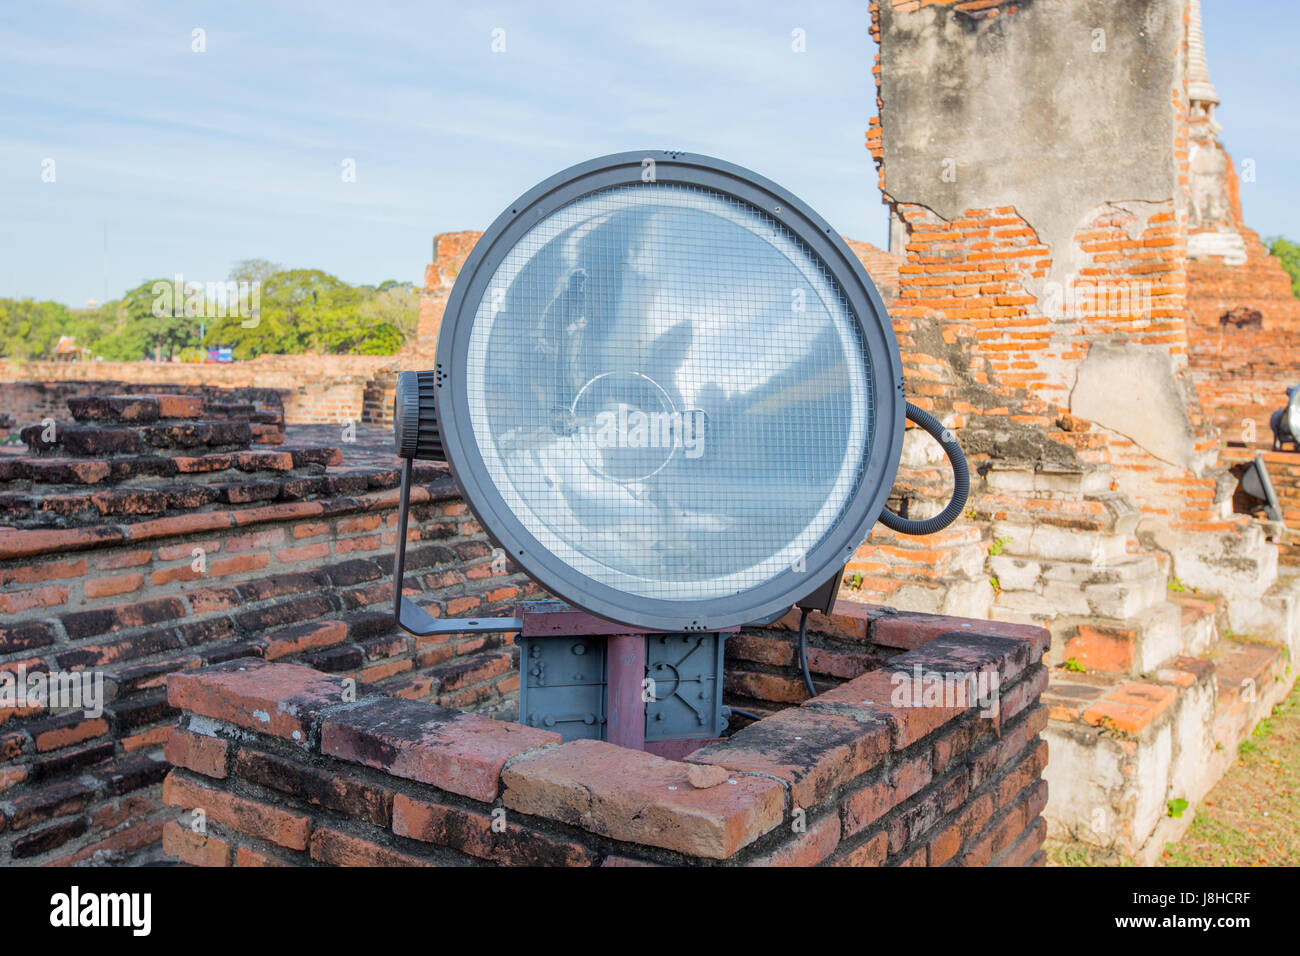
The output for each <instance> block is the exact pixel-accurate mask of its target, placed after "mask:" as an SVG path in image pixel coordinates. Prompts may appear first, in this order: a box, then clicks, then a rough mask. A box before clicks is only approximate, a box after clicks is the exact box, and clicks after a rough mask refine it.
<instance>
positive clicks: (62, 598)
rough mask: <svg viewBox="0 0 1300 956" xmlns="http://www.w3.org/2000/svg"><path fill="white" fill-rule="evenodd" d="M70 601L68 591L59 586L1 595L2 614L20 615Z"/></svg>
mask: <svg viewBox="0 0 1300 956" xmlns="http://www.w3.org/2000/svg"><path fill="white" fill-rule="evenodd" d="M67 601H68V589H67V588H66V587H59V586H57V585H52V584H51V585H46V586H45V587H38V588H28V589H27V590H25V591H11V592H9V593H8V594H0V612H2V613H5V614H18V613H19V612H21V611H29V610H31V609H32V608H34V607H57V606H58V605H60V604H66V603H67Z"/></svg>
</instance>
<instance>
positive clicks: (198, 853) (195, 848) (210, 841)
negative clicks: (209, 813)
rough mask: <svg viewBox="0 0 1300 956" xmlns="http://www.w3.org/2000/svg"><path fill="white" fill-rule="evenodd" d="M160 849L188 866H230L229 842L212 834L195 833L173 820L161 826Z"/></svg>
mask: <svg viewBox="0 0 1300 956" xmlns="http://www.w3.org/2000/svg"><path fill="white" fill-rule="evenodd" d="M162 851H163V853H165V854H166V855H167V856H170V857H173V858H175V859H177V860H180V861H181V862H182V863H188V864H189V865H190V866H230V844H229V843H227V842H226V841H225V840H222V839H221V838H220V837H217V836H214V835H212V834H206V835H205V834H202V833H195V832H194V831H192V830H190V829H189V828H188V827H182V826H181V825H180V824H179V823H177V822H176V821H175V820H168V821H167V822H166V823H164V824H163V828H162Z"/></svg>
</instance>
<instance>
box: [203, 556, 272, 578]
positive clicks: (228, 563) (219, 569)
mask: <svg viewBox="0 0 1300 956" xmlns="http://www.w3.org/2000/svg"><path fill="white" fill-rule="evenodd" d="M270 563H271V556H270V555H269V554H265V553H259V554H241V555H237V556H236V557H233V558H220V559H218V560H216V561H210V562H208V573H209V574H210V575H212V576H213V577H215V578H219V577H224V576H225V575H227V574H247V573H248V572H250V571H260V570H261V569H262V568H264V567H266V566H267V565H269V564H270Z"/></svg>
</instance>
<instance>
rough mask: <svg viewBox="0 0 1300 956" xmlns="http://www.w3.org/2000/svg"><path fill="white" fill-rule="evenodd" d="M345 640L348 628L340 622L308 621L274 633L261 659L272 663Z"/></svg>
mask: <svg viewBox="0 0 1300 956" xmlns="http://www.w3.org/2000/svg"><path fill="white" fill-rule="evenodd" d="M347 638H348V626H347V625H346V624H345V623H343V622H342V621H309V622H307V623H305V624H299V625H296V626H294V627H286V628H284V629H283V630H280V631H276V632H275V634H274V635H273V636H272V637H271V638H270V639H268V640H267V642H266V648H265V649H264V651H263V657H265V658H266V659H267V660H268V661H273V660H277V659H278V658H281V657H288V656H289V655H291V654H300V653H302V652H303V651H306V650H311V649H313V648H320V647H332V646H333V645H335V644H342V643H343V642H344V641H346V640H347Z"/></svg>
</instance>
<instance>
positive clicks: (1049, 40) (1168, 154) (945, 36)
mask: <svg viewBox="0 0 1300 956" xmlns="http://www.w3.org/2000/svg"><path fill="white" fill-rule="evenodd" d="M910 6H911V5H902V6H898V7H896V6H895V5H894V4H891V3H887V2H886V3H882V4H880V5H879V23H880V27H879V29H880V33H881V36H882V37H883V38H884V39H883V41H882V47H883V48H887V50H888V53H887V57H888V64H887V68H886V69H882V70H881V71H880V74H879V83H880V98H881V101H882V104H883V105H882V109H881V112H880V131H881V143H882V146H883V151H884V153H885V154H887V155H888V162H887V163H885V164H884V166H883V170H882V172H883V181H882V187H883V190H884V192H885V194H886V197H887V199H888V201H890V202H891V203H892V204H894V205H895V207H907V206H920V207H924V208H925V209H926V210H928V211H930V212H932V213H933V214H934V215H936V216H937V217H939V218H941V219H942V220H944V221H946V222H956V221H959V220H961V219H962V218H963V217H965V216H967V215H968V214H969V213H968V211H969V210H977V209H991V208H992V209H996V208H999V207H1011V208H1012V209H1013V210H1014V214H1015V215H1016V216H1018V217H1019V218H1020V219H1022V220H1023V221H1024V223H1025V224H1026V225H1027V226H1028V227H1029V228H1030V229H1032V230H1033V233H1034V235H1035V238H1036V240H1037V243H1038V244H1039V245H1040V246H1041V247H1044V249H1045V259H1046V260H1047V263H1046V268H1045V269H1044V270H1030V271H1027V272H1026V273H1025V274H1024V275H1023V277H1022V285H1023V288H1024V291H1025V292H1026V293H1027V294H1028V295H1030V296H1032V297H1033V298H1034V300H1035V301H1034V303H1033V304H1032V305H1031V307H1030V309H1029V310H1028V311H1029V312H1031V313H1032V312H1038V313H1039V314H1043V315H1046V316H1048V317H1049V318H1051V319H1052V320H1053V321H1052V323H1051V331H1052V334H1053V336H1054V337H1056V338H1067V339H1068V338H1076V337H1077V336H1078V335H1079V333H1080V332H1081V331H1083V332H1085V334H1087V333H1088V332H1089V331H1092V332H1095V334H1096V335H1098V336H1100V335H1102V334H1105V333H1106V332H1108V331H1109V329H1106V328H1096V329H1094V330H1084V329H1081V328H1080V325H1081V324H1082V323H1081V321H1080V317H1079V316H1078V315H1074V314H1071V311H1070V310H1066V309H1062V308H1060V302H1061V299H1062V298H1063V297H1064V295H1063V293H1062V291H1061V290H1062V289H1068V288H1069V287H1070V286H1071V285H1072V284H1075V283H1077V282H1078V281H1079V280H1080V278H1081V276H1084V277H1089V275H1090V274H1091V278H1092V279H1093V281H1096V278H1097V277H1096V276H1095V273H1096V271H1097V270H1096V269H1095V267H1096V266H1097V265H1098V264H1099V263H1098V261H1097V260H1098V259H1106V260H1109V259H1112V258H1113V256H1111V255H1108V253H1110V252H1112V250H1109V249H1106V250H1095V249H1089V248H1088V243H1087V240H1088V239H1089V238H1091V234H1090V233H1088V232H1085V230H1087V229H1089V228H1091V227H1093V226H1094V224H1095V222H1096V220H1097V219H1098V218H1099V217H1105V216H1106V215H1107V214H1111V215H1112V216H1113V217H1114V218H1116V219H1117V220H1122V228H1123V230H1124V232H1125V233H1126V235H1127V236H1128V238H1129V239H1130V240H1131V241H1138V240H1140V237H1141V236H1142V235H1143V233H1144V232H1146V231H1149V229H1150V227H1151V225H1152V223H1153V221H1155V222H1164V221H1167V220H1168V218H1169V217H1168V214H1169V213H1170V212H1173V213H1174V214H1175V218H1181V217H1183V216H1185V212H1184V207H1185V205H1186V202H1185V200H1184V196H1185V192H1184V190H1183V189H1182V188H1181V183H1180V178H1181V177H1182V176H1183V175H1184V174H1183V172H1182V171H1181V170H1180V164H1179V157H1178V155H1177V150H1176V145H1177V144H1178V143H1179V141H1180V135H1181V136H1182V137H1183V139H1184V141H1185V136H1186V134H1185V131H1183V132H1182V133H1181V134H1180V120H1181V115H1180V110H1179V105H1178V102H1177V97H1176V96H1175V95H1174V93H1175V91H1177V90H1178V89H1179V88H1180V83H1181V79H1180V78H1181V71H1182V69H1183V62H1184V53H1183V6H1184V4H1183V2H1182V0H1133V2H1127V3H1122V4H1116V3H1112V2H1109V0H1087V2H1072V3H1064V2H1052V0H1037V2H1030V3H1019V4H1016V5H1014V6H1008V5H1006V4H1003V5H999V6H992V7H990V6H989V5H987V4H957V5H955V6H953V5H945V4H935V5H927V6H924V7H922V8H920V9H909V7H910ZM964 8H968V9H964ZM1004 8H1005V9H1004ZM1120 64H1122V66H1119V65H1120ZM1184 149H1185V146H1184ZM1156 217H1159V218H1158V219H1157V218H1156ZM909 231H910V230H909ZM1094 245H1095V244H1094ZM895 251H897V250H895ZM1097 252H1101V253H1102V255H1101V256H1098V255H1097ZM1139 274H1140V273H1139ZM1137 281H1145V280H1137ZM1155 291H1157V293H1160V292H1164V291H1166V290H1163V289H1159V290H1155ZM1169 291H1173V292H1176V291H1178V290H1169ZM1066 294H1067V295H1068V293H1066ZM1159 298H1161V296H1160V295H1159V294H1157V295H1156V296H1154V297H1153V302H1152V304H1153V305H1165V304H1166V303H1164V302H1155V301H1154V300H1155V299H1159ZM1130 311H1131V310H1130ZM1084 317H1085V318H1086V317H1087V316H1086V315H1085V316H1084ZM1160 317H1163V316H1155V315H1152V316H1149V318H1160ZM1089 337H1091V336H1089ZM1088 344H1089V345H1090V344H1091V343H1088ZM1037 364H1038V366H1039V369H1040V370H1041V371H1042V372H1043V373H1044V381H1043V382H1042V383H1040V385H1039V386H1038V387H1039V388H1040V390H1042V391H1043V392H1044V393H1045V394H1047V395H1050V397H1051V398H1052V399H1053V400H1054V401H1057V402H1058V403H1059V404H1061V405H1062V406H1063V407H1066V408H1069V409H1070V411H1072V412H1074V413H1075V414H1078V415H1079V416H1080V417H1083V418H1086V419H1088V420H1090V421H1093V422H1096V423H1098V424H1101V425H1103V426H1105V427H1107V428H1110V429H1113V430H1115V431H1117V432H1119V433H1120V434H1123V435H1126V436H1127V437H1128V438H1130V439H1132V440H1134V441H1135V442H1137V443H1138V444H1139V445H1141V446H1142V447H1143V448H1145V449H1146V450H1147V451H1149V452H1150V453H1152V454H1154V455H1155V456H1156V457H1158V458H1160V459H1162V460H1164V461H1168V462H1170V463H1172V464H1174V465H1177V466H1179V467H1181V468H1187V469H1190V470H1193V471H1195V472H1198V473H1199V472H1201V471H1202V470H1203V469H1204V468H1205V467H1206V466H1207V465H1208V464H1209V463H1210V462H1211V461H1212V459H1213V456H1212V455H1207V454H1206V453H1205V450H1204V449H1197V448H1196V445H1197V439H1198V437H1199V436H1198V434H1197V429H1196V427H1195V422H1194V419H1193V415H1192V414H1190V413H1189V410H1188V406H1189V404H1192V403H1194V402H1195V398H1194V396H1192V395H1190V394H1189V393H1188V391H1187V390H1186V389H1185V387H1184V384H1183V380H1182V368H1183V366H1184V365H1185V339H1184V337H1183V336H1180V335H1175V336H1174V337H1173V338H1172V339H1169V340H1168V341H1142V340H1141V339H1140V338H1135V337H1132V336H1129V335H1126V334H1124V335H1119V336H1117V337H1116V338H1115V339H1114V340H1108V341H1106V343H1105V346H1104V348H1103V350H1102V351H1101V353H1100V354H1098V355H1096V356H1089V357H1087V358H1085V359H1084V360H1083V362H1080V361H1078V360H1077V359H1076V358H1074V357H1073V356H1072V355H1069V354H1064V355H1055V356H1053V355H1051V354H1048V355H1045V356H1042V357H1041V358H1040V360H1039V361H1038V362H1037ZM1134 369H1137V370H1140V371H1141V375H1140V376H1139V377H1136V378H1129V377H1128V376H1129V373H1130V372H1131V371H1132V370H1134ZM1081 374H1086V381H1085V385H1086V387H1083V388H1080V387H1078V385H1079V380H1078V376H1079V375H1081ZM1099 385H1100V386H1104V387H1099ZM1135 399H1138V400H1139V401H1140V404H1141V406H1142V411H1141V414H1140V415H1137V416H1135V415H1134V414H1133V402H1134V400H1135Z"/></svg>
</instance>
